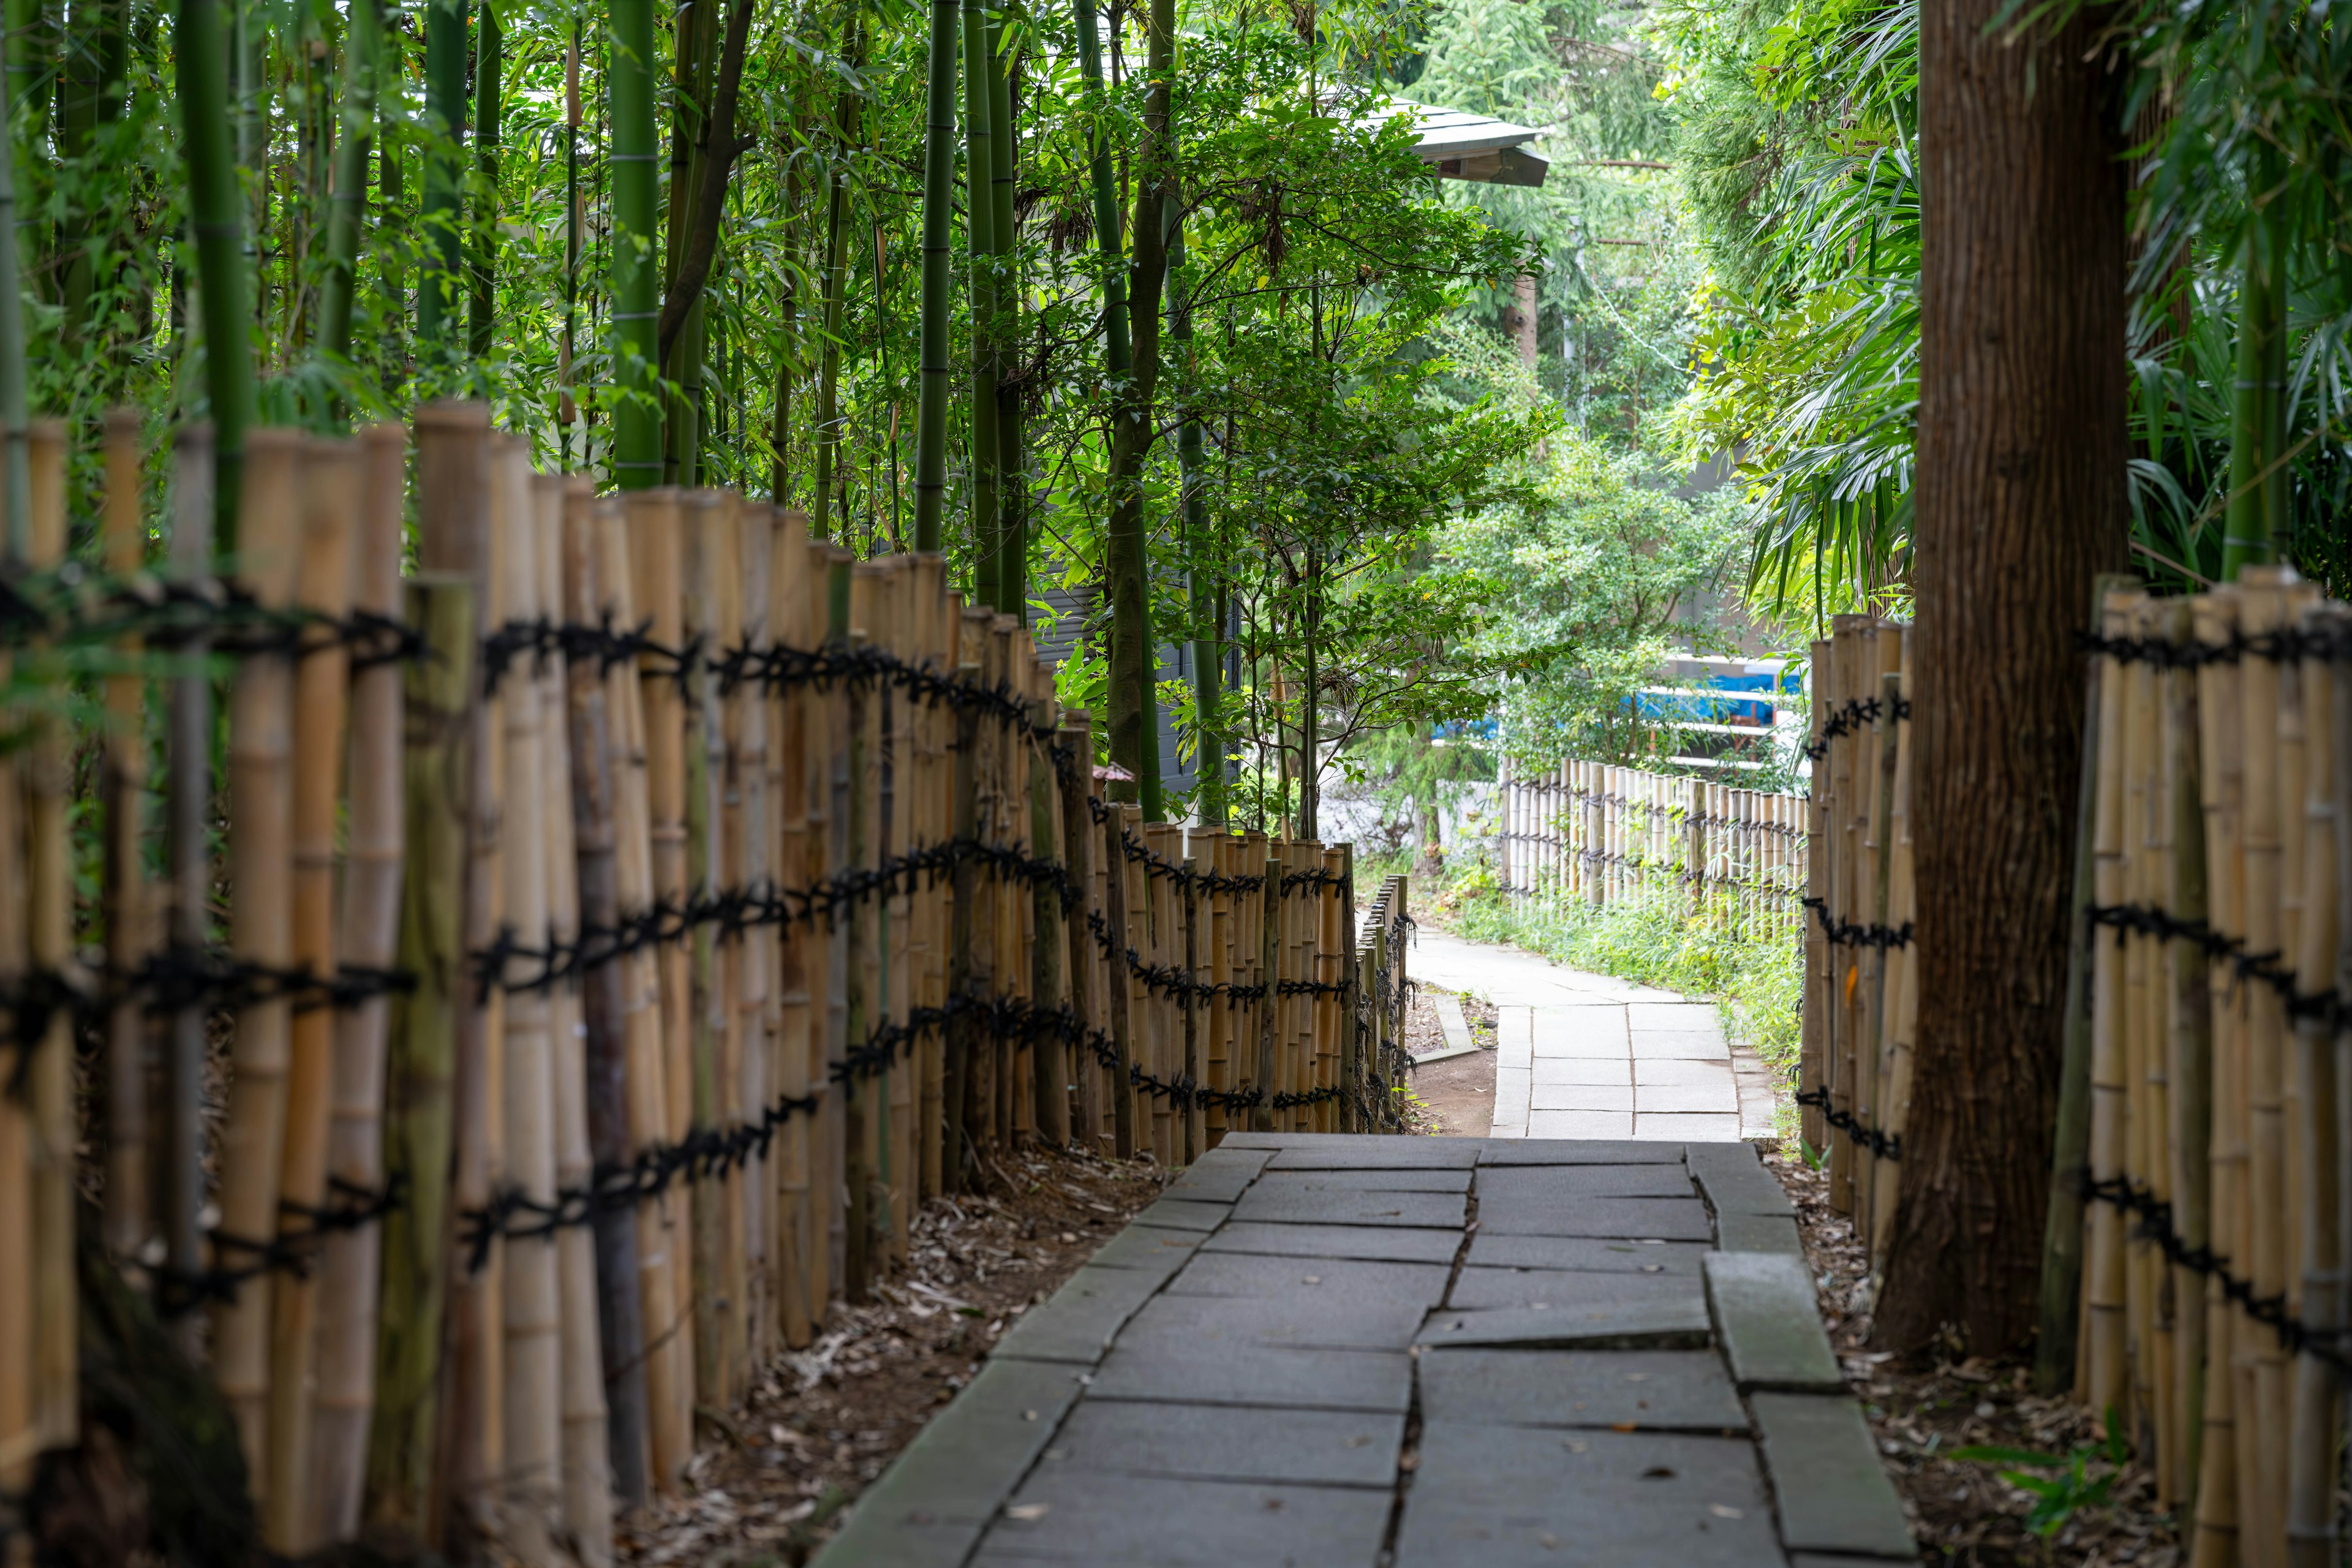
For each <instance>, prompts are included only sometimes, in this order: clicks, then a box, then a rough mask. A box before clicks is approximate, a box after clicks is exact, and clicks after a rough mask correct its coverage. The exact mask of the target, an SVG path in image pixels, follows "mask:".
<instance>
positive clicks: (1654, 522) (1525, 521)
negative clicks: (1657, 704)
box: [1421, 334, 1740, 763]
mask: <svg viewBox="0 0 2352 1568" xmlns="http://www.w3.org/2000/svg"><path fill="white" fill-rule="evenodd" d="M1465 336H1466V334H1457V335H1456V337H1455V338H1454V340H1453V341H1454V342H1455V343H1456V344H1457V345H1458V346H1459V347H1460V349H1461V350H1462V352H1463V353H1464V354H1465V358H1469V357H1470V356H1471V355H1472V354H1473V353H1475V345H1473V344H1471V343H1468V342H1463V341H1462V339H1463V337H1465ZM1490 352H1491V351H1490ZM1488 374H1502V373H1501V371H1500V370H1499V368H1498V367H1496V366H1494V365H1493V364H1492V363H1491V362H1490V363H1489V366H1488ZM1658 466H1659V465H1658V462H1657V459H1655V458H1645V457H1644V456H1643V454H1642V453H1640V452H1637V451H1628V450H1625V449H1623V448H1622V447H1615V446H1612V445H1609V444H1604V443H1603V442H1601V440H1598V439H1596V438H1594V437H1589V436H1585V435H1581V434H1579V433H1577V432H1574V431H1561V432H1559V433H1558V434H1555V435H1554V436H1552V437H1550V438H1549V441H1548V443H1547V445H1546V446H1545V447H1543V448H1542V449H1540V450H1539V452H1538V454H1537V455H1536V456H1534V457H1533V458H1530V459H1529V460H1528V487H1527V489H1526V491H1525V494H1524V496H1523V499H1521V500H1518V501H1517V503H1516V504H1513V505H1496V506H1489V507H1485V508H1481V509H1479V510H1475V511H1465V512H1462V513H1460V514H1457V515H1456V516H1455V517H1454V519H1453V520H1451V521H1449V522H1448V523H1447V524H1446V526H1445V527H1444V529H1443V530H1442V531H1440V532H1439V534H1438V537H1437V541H1436V543H1437V557H1436V563H1435V566H1434V568H1433V570H1432V571H1431V572H1429V573H1428V574H1424V575H1423V578H1422V579H1421V582H1422V591H1423V592H1424V593H1428V594H1433V595H1435V594H1453V595H1458V596H1460V597H1461V598H1462V599H1464V600H1465V601H1468V602H1474V603H1475V605H1477V608H1478V612H1479V614H1478V617H1477V622H1476V625H1475V628H1474V629H1473V630H1471V631H1470V632H1469V633H1468V635H1467V636H1465V638H1464V639H1463V642H1462V647H1461V655H1460V658H1461V663H1462V664H1463V666H1464V668H1467V669H1470V670H1474V671H1475V672H1476V673H1477V674H1478V675H1479V676H1480V677H1481V678H1482V679H1484V680H1485V682H1486V689H1487V690H1488V691H1489V692H1490V693H1491V694H1492V696H1493V697H1494V699H1495V700H1496V705H1497V710H1498V713H1499V716H1500V719H1501V722H1502V732H1501V743H1502V745H1503V746H1504V748H1505V749H1506V750H1507V751H1508V752H1511V753H1512V754H1513V755H1515V756H1517V757H1519V758H1521V759H1522V760H1524V761H1527V762H1529V763H1551V762H1558V761H1559V759H1560V758H1561V757H1563V756H1567V755H1570V754H1573V755H1577V756H1581V757H1590V758H1594V759H1598V760H1604V761H1609V762H1619V763H1622V762H1630V761H1633V760H1634V759H1635V758H1637V757H1640V756H1643V755H1646V754H1648V752H1650V750H1651V749H1652V748H1653V747H1654V745H1656V744H1659V743H1662V742H1664V741H1667V740H1670V739H1671V737H1669V736H1665V735H1663V734H1662V733H1661V732H1660V731H1659V728H1658V726H1657V725H1656V724H1655V723H1654V721H1648V722H1645V721H1639V720H1637V719H1636V717H1635V716H1634V713H1633V708H1632V701H1633V690H1634V689H1635V688H1636V687H1640V686H1645V685H1650V684H1653V683H1654V681H1655V679H1656V673H1655V672H1656V670H1657V668H1658V667H1659V665H1660V663H1661V661H1663V660H1664V659H1665V658H1668V657H1669V656H1670V654H1671V653H1672V652H1673V651H1674V647H1673V644H1674V642H1675V640H1688V639H1690V638H1691V637H1692V636H1693V634H1694V630H1695V628H1694V627H1692V626H1689V625H1687V624H1685V623H1682V622H1678V621H1677V619H1676V616H1677V615H1678V613H1679V612H1680V611H1682V610H1683V609H1684V608H1685V605H1686V603H1687V601H1688V599H1689V597H1690V596H1691V595H1693V594H1694V593H1695V592H1696V591H1697V590H1699V589H1701V588H1702V587H1705V586H1706V585H1707V584H1711V583H1713V582H1714V581H1716V580H1717V578H1718V577H1719V576H1720V575H1721V574H1722V573H1723V569H1724V567H1725V564H1726V563H1727V560H1728V559H1729V558H1730V557H1731V555H1732V554H1733V553H1734V552H1736V550H1737V549H1738V541H1739V538H1740V518H1739V515H1738V509H1737V506H1736V502H1735V500H1734V498H1733V497H1731V496H1729V495H1727V494H1722V493H1713V494H1707V495H1702V496H1698V497H1696V498H1692V499H1685V498H1683V497H1680V496H1677V495H1675V493H1674V492H1673V491H1672V490H1671V489H1667V488H1666V487H1665V485H1664V484H1663V483H1661V482H1660V481H1659V480H1658V479H1656V478H1655V470H1656V468H1657V467H1658ZM1699 636H1700V637H1701V639H1702V640H1704V637H1705V633H1704V632H1703V631H1701V632H1699Z"/></svg>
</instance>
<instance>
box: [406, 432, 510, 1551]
mask: <svg viewBox="0 0 2352 1568" xmlns="http://www.w3.org/2000/svg"><path fill="white" fill-rule="evenodd" d="M415 426H416V443H417V481H416V482H417V517H418V524H419V526H418V534H417V561H418V563H419V564H420V565H421V566H423V567H425V568H426V569H428V570H445V571H451V572H459V573H463V574H465V575H466V576H467V578H469V579H470V580H471V581H472V582H473V584H474V585H475V603H476V604H477V605H478V606H479V607H480V616H481V625H482V627H483V628H484V629H485V631H488V629H490V628H491V627H493V626H495V624H496V620H497V615H498V612H497V606H498V605H499V604H501V603H502V602H503V599H502V597H501V593H500V588H499V580H498V571H499V561H498V554H499V552H497V551H495V550H494V549H493V548H492V545H491V541H492V539H493V538H494V536H495V535H496V534H497V532H498V531H499V523H500V522H501V521H502V516H501V514H500V511H499V507H500V504H501V503H500V501H499V490H498V487H497V486H496V484H495V483H494V482H493V475H492V469H491V459H490V432H489V411H488V409H487V408H485V407H483V406H482V405H479V404H469V403H455V404H437V405H427V406H425V407H424V408H421V409H419V410H417V412H416V416H415ZM502 700H503V699H502V698H501V696H500V695H499V693H496V692H489V691H486V690H485V691H478V693H477V696H476V700H475V701H474V704H473V706H472V708H471V710H470V717H469V720H468V723H469V725H470V727H471V730H472V735H471V738H470V741H469V742H468V745H467V763H469V765H470V770H471V773H470V777H469V779H468V780H467V785H466V796H465V801H466V815H465V820H466V830H467V838H466V873H465V895H464V896H465V900H466V906H465V923H464V937H463V941H464V944H465V948H464V951H465V952H467V953H468V954H471V953H476V952H483V951H486V950H487V949H488V948H489V947H490V945H491V944H492V943H493V942H496V941H497V940H498V935H499V929H500V927H501V926H502V925H503V923H504V921H505V918H506V892H505V884H504V873H503V870H502V864H503V862H502V859H501V855H500V851H501V842H500V807H501V805H502V799H503V797H502V782H501V781H503V780H504V778H505V776H506V768H505V728H504V721H503V720H502V718H501V717H500V705H501V702H502ZM504 1006H505V996H504V994H503V993H502V992H501V991H500V990H499V988H498V987H495V986H492V987H488V988H472V987H469V988H468V990H467V994H466V1003H465V1005H463V1007H462V1008H461V1011H460V1012H459V1014H458V1021H457V1078H456V1084H455V1090H454V1093H455V1099H454V1102H453V1110H452V1114H453V1116H454V1117H455V1119H456V1131H455V1137H456V1140H457V1145H456V1147H457V1152H456V1163H455V1169H454V1172H453V1177H452V1180H453V1194H452V1201H453V1202H454V1203H455V1204H456V1205H457V1210H458V1212H459V1213H460V1214H466V1213H471V1212H481V1211H485V1210H487V1208H488V1205H489V1204H490V1202H491V1200H492V1197H493V1195H494V1194H495V1193H496V1192H497V1190H498V1187H499V1184H500V1183H501V1182H503V1181H504V1180H505V1163H504V1150H505V1142H506V1139H505V1129H504V1119H503V1117H502V1116H501V1114H500V1108H501V1106H502V1105H503V1104H504V1094H505V1090H504V1079H503V1075H502V1063H503V1061H504V1054H505V1053H504V1040H503V1027H504V1025H503V1019H504ZM450 1254H451V1257H450V1264H449V1270H450V1271H449V1275H448V1279H449V1293H448V1301H447V1312H448V1319H449V1327H448V1341H447V1351H446V1353H447V1357H448V1365H447V1367H446V1379H447V1382H446V1397H445V1398H444V1400H443V1401H442V1403H441V1406H440V1419H441V1431H440V1434H439V1436H438V1439H437V1441H436V1445H435V1447H434V1458H435V1461H436V1465H437V1467H438V1469H439V1474H438V1477H437V1479H436V1486H435V1492H436V1518H435V1520H434V1522H433V1526H432V1529H433V1533H434V1536H435V1537H436V1539H437V1540H439V1541H442V1542H446V1543H449V1544H451V1545H452V1546H456V1547H470V1545H471V1544H472V1543H473V1542H478V1541H479V1540H483V1539H487V1538H488V1537H489V1536H490V1535H491V1534H493V1533H494V1532H495V1531H496V1529H497V1521H496V1513H497V1506H498V1497H499V1491H500V1486H499V1475H500V1471H501V1469H502V1468H503V1466H504V1463H505V1459H504V1455H505V1429H504V1426H503V1416H504V1411H505V1401H504V1397H503V1395H504V1388H505V1370H504V1362H503V1357H502V1351H503V1348H504V1345H503V1335H502V1321H501V1319H502V1301H503V1299H504V1290H503V1286H502V1284H501V1280H502V1268H503V1265H504V1256H505V1249H504V1247H503V1246H502V1245H501V1244H500V1243H499V1242H497V1241H495V1240H493V1241H492V1242H491V1244H490V1245H489V1247H488V1249H487V1252H486V1253H485V1254H484V1255H482V1256H480V1257H479V1258H477V1256H476V1255H475V1253H474V1252H473V1251H472V1249H470V1248H469V1247H467V1246H466V1245H465V1243H464V1242H463V1241H462V1240H461V1239H458V1238H457V1237H454V1236H453V1237H452V1241H451V1246H450Z"/></svg>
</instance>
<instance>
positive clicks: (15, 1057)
mask: <svg viewBox="0 0 2352 1568" xmlns="http://www.w3.org/2000/svg"><path fill="white" fill-rule="evenodd" d="M207 738H209V737H207ZM23 784H24V780H23V777H22V773H21V772H20V769H19V767H18V763H17V761H16V758H15V757H14V756H7V757H0V983H5V984H8V985H11V986H19V985H22V984H23V983H24V981H25V977H26V971H27V970H28V968H29V967H30V964H31V957H32V951H31V933H30V932H29V931H27V930H26V912H27V911H26V897H25V892H26V889H25V851H26V843H25V800H24V794H23ZM11 1022H12V1024H15V1023H16V1020H15V1019H12V1020H11ZM36 1049H37V1042H35V1041H30V1040H26V1039H22V1038H19V1037H16V1031H15V1029H14V1028H13V1027H12V1029H11V1031H10V1042H9V1045H8V1047H7V1059H6V1061H5V1067H6V1068H7V1070H8V1072H9V1073H10V1075H11V1078H12V1079H14V1078H16V1077H17V1076H19V1075H22V1074H24V1073H26V1072H29V1071H30V1070H31V1062H30V1058H31V1054H32V1053H33V1052H34V1051H35V1050H36ZM33 1146H34V1127H33V1119H32V1107H31V1106H30V1105H29V1104H27V1103H26V1100H25V1098H24V1097H23V1096H21V1095H13V1094H7V1095H0V1487H5V1489H6V1491H7V1494H8V1497H9V1498H10V1499H12V1500H13V1499H18V1498H27V1497H29V1495H30V1493H31V1490H32V1483H33V1474H34V1462H35V1461H36V1459H37V1458H38V1457H39V1454H40V1451H41V1447H42V1444H41V1431H40V1427H39V1426H38V1425H37V1421H36V1418H35V1407H34V1363H35V1355H36V1337H37V1330H36V1327H35V1314H36V1302H35V1289H34V1279H35V1276H36V1267H35V1254H34V1250H33V1246H34V1244H33V1209H34V1195H33ZM190 1173H191V1175H192V1176H193V1177H194V1180H193V1181H192V1182H191V1183H190V1185H191V1186H193V1187H194V1188H195V1189H196V1190H197V1192H198V1194H201V1191H202V1172H201V1169H200V1168H197V1167H196V1166H195V1165H194V1163H193V1162H192V1163H191V1166H190ZM6 1508H7V1511H6V1514H5V1515H0V1517H5V1519H7V1521H8V1522H9V1523H10V1524H11V1525H12V1526H16V1525H20V1524H21V1523H22V1522H23V1513H22V1505H21V1504H15V1503H13V1502H12V1503H10V1504H8V1505H6ZM16 1539H17V1540H21V1541H26V1542H29V1541H30V1539H31V1537H30V1535H29V1533H28V1532H26V1531H23V1530H21V1529H18V1530H17V1531H16ZM28 1557H29V1554H23V1555H22V1556H20V1559H19V1560H20V1561H24V1560H28Z"/></svg>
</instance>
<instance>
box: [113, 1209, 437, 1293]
mask: <svg viewBox="0 0 2352 1568" xmlns="http://www.w3.org/2000/svg"><path fill="white" fill-rule="evenodd" d="M327 1182H328V1186H329V1188H330V1190H331V1192H332V1193H333V1194H335V1196H336V1198H337V1199H338V1200H340V1201H337V1202H333V1203H330V1204H327V1205H323V1206H320V1207H318V1208H310V1207H306V1206H305V1205H301V1204H298V1203H294V1202H291V1201H290V1200H286V1199H280V1200H279V1202H278V1212H279V1213H281V1214H285V1215H290V1216H292V1217H293V1218H296V1219H299V1220H304V1221H307V1222H308V1223H307V1224H305V1225H303V1226H300V1227H299V1228H297V1229H294V1230H281V1231H279V1232H278V1234H277V1235H276V1236H273V1237H269V1238H268V1239H267V1240H261V1241H257V1240H255V1239H254V1238H252V1237H243V1236H236V1235H233V1234H231V1233H230V1232H228V1231H225V1230H214V1231H211V1232H208V1233H207V1235H208V1237H209V1239H210V1240H211V1242H212V1244H213V1256H214V1258H215V1259H219V1258H225V1257H227V1256H231V1255H234V1256H236V1257H240V1258H245V1259H247V1261H245V1262H242V1263H237V1264H234V1265H232V1264H227V1263H224V1262H219V1261H215V1263H214V1265H213V1266H212V1267H211V1268H205V1269H200V1270H197V1271H194V1272H193V1273H191V1272H187V1271H184V1270H180V1269H174V1268H155V1269H152V1270H151V1273H152V1278H153V1279H154V1281H155V1310H156V1311H157V1312H158V1313H160V1314H161V1315H162V1316H163V1317H166V1318H176V1317H182V1316H184V1315H185V1314H187V1313H189V1312H192V1311H194V1310H196V1309H197V1308H199V1307H202V1306H204V1305H205V1304H206V1303H208V1302H213V1301H233V1300H236V1293H237V1291H238V1289H241V1288H242V1287H243V1286H244V1285H246V1284H247V1282H248V1281H250V1280H254V1279H260V1278H261V1277H262V1276H263V1275H265V1274H291V1275H293V1276H295V1277H296V1278H298V1279H299V1278H303V1277H305V1276H307V1275H308V1274H309V1273H310V1265H311V1263H312V1261H313V1260H315V1259H316V1258H317V1257H318V1256H319V1253H320V1249H321V1248H322V1247H325V1245H326V1242H327V1238H328V1237H331V1236H334V1235H336V1234H338V1233H339V1232H342V1231H352V1230H360V1229H362V1228H364V1227H366V1226H371V1225H373V1224H375V1223H376V1221H378V1220H380V1219H382V1218H383V1217H384V1216H385V1215H389V1214H392V1213H394V1211H395V1210H397V1209H399V1208H400V1207H401V1206H402V1205H404V1204H405V1203H406V1202H407V1201H408V1189H407V1184H406V1183H405V1182H404V1180H403V1179H402V1178H401V1177H400V1176H399V1175H398V1174H397V1173H395V1174H394V1176H393V1178H392V1179H391V1180H390V1181H388V1182H386V1183H385V1184H384V1185H383V1189H382V1190H381V1191H373V1192H372V1191H370V1190H369V1189H367V1188H365V1187H359V1186H353V1185H352V1184H351V1183H349V1182H346V1181H344V1180H342V1179H341V1177H339V1176H330V1177H328V1178H327Z"/></svg>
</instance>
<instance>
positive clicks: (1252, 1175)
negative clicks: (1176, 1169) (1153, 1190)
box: [1161, 1149, 1273, 1204]
mask: <svg viewBox="0 0 2352 1568" xmlns="http://www.w3.org/2000/svg"><path fill="white" fill-rule="evenodd" d="M1272 1157H1273V1151H1272V1150H1269V1149H1212V1150H1211V1151H1209V1152H1208V1153H1206V1154H1204V1155H1202V1157H1201V1158H1200V1159H1198V1160H1196V1161H1194V1162H1193V1163H1192V1164H1191V1165H1189V1166H1187V1167H1186V1168H1185V1169H1184V1171H1183V1172H1182V1173H1181V1174H1180V1175H1178V1176H1177V1178H1176V1179H1175V1180H1174V1181H1172V1182H1171V1183H1169V1184H1168V1185H1167V1188H1166V1190H1165V1191H1164V1192H1163V1193H1162V1194H1161V1196H1162V1197H1163V1198H1176V1199H1182V1200H1187V1201H1192V1202H1199V1203H1210V1204H1229V1203H1232V1202H1233V1201H1234V1199H1235V1198H1238V1197H1240V1196H1241V1195H1242V1193H1243V1192H1244V1190H1245V1189H1246V1188H1247V1187H1248V1186H1249V1184H1251V1183H1252V1182H1254V1181H1255V1180H1257V1174H1258V1173H1259V1172H1260V1171H1261V1170H1263V1169H1265V1163H1266V1161H1267V1160H1269V1159H1271V1158H1272Z"/></svg>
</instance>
